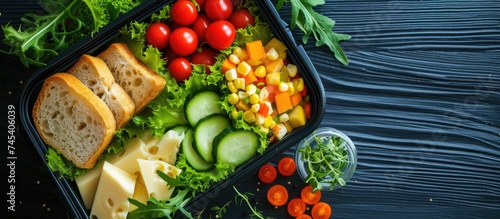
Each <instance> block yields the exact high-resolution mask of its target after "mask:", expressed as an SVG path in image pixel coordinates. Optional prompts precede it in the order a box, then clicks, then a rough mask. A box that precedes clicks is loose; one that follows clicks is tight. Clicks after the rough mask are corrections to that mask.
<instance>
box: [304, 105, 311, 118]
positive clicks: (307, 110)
mask: <svg viewBox="0 0 500 219" xmlns="http://www.w3.org/2000/svg"><path fill="white" fill-rule="evenodd" d="M304 113H305V114H306V118H307V119H310V118H311V102H305V103H304Z"/></svg>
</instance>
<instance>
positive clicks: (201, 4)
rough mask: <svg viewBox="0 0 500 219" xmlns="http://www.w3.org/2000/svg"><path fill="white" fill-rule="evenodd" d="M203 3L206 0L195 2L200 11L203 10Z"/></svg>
mask: <svg viewBox="0 0 500 219" xmlns="http://www.w3.org/2000/svg"><path fill="white" fill-rule="evenodd" d="M205 2H206V0H196V3H198V6H199V7H200V11H204V10H205Z"/></svg>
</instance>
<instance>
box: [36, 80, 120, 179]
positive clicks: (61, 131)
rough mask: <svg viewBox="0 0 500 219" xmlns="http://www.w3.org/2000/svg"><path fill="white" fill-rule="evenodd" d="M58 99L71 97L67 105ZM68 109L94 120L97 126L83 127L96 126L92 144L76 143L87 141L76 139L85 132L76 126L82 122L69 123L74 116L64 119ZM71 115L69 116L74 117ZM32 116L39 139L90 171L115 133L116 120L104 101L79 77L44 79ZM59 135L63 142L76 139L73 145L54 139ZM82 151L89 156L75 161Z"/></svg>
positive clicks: (83, 137) (84, 137)
mask: <svg viewBox="0 0 500 219" xmlns="http://www.w3.org/2000/svg"><path fill="white" fill-rule="evenodd" d="M56 89H61V90H62V93H61V92H54V91H55V90H56ZM65 95H69V96H65ZM61 96H64V98H65V99H67V98H70V100H71V101H70V102H69V103H70V105H68V104H66V103H64V102H62V101H63V100H57V99H56V100H53V99H54V98H60V97H61ZM65 104H66V105H65ZM68 110H69V111H71V112H73V111H72V110H75V111H76V112H80V113H81V114H87V118H89V117H88V116H89V115H90V116H91V117H90V118H95V122H96V123H99V124H95V125H93V126H92V124H85V126H87V125H88V126H89V127H88V128H91V127H97V128H96V129H94V130H92V131H93V132H96V136H97V137H99V138H97V139H96V142H94V144H86V143H82V142H84V141H82V142H79V141H80V140H79V139H86V136H78V135H79V134H80V135H81V134H83V132H82V130H81V129H80V128H83V129H85V127H81V126H79V125H78V124H79V123H80V122H82V121H72V120H71V119H72V118H73V117H70V118H67V114H66V113H65V112H68ZM52 111H54V112H52ZM71 112H70V113H68V114H69V115H71V114H73V113H71ZM61 114H65V116H61ZM78 115H80V114H78ZM78 115H77V116H78ZM32 116H33V121H34V124H35V128H36V129H37V131H38V133H39V134H40V137H41V138H42V140H43V141H44V142H45V143H46V144H48V145H50V146H52V147H53V148H54V149H56V150H58V151H59V152H60V153H61V154H62V155H63V156H64V157H66V158H67V159H68V160H70V161H72V162H73V163H74V164H75V165H76V166H77V167H79V168H86V169H90V168H92V167H94V165H95V164H96V162H97V159H98V158H99V156H100V155H101V154H102V153H103V152H104V150H105V149H106V148H107V146H108V145H109V143H110V142H111V140H112V138H113V137H114V134H115V131H116V121H115V119H114V116H113V114H112V113H111V110H110V109H109V108H108V106H107V105H106V104H105V103H104V101H103V100H101V99H100V98H99V97H97V96H96V95H95V94H94V93H93V92H92V91H91V90H90V89H89V88H88V87H87V86H85V85H84V84H83V83H82V82H81V81H80V80H78V78H76V77H75V76H73V75H71V74H68V73H56V74H54V75H52V76H50V77H49V78H47V79H46V80H45V82H44V83H43V85H42V88H41V91H40V93H39V94H38V97H37V99H36V101H35V103H34V106H33V109H32ZM84 122H86V121H84ZM92 122H94V120H92ZM67 123H70V124H69V125H68V124H67ZM60 135H62V138H64V139H66V140H67V139H70V140H71V139H76V140H74V142H62V141H60V139H57V138H55V136H60ZM75 142H76V143H75ZM68 147H71V148H68ZM80 147H85V148H80ZM81 150H89V153H88V155H85V156H84V157H85V158H84V159H83V160H82V159H79V158H78V157H79V156H81V154H79V151H81Z"/></svg>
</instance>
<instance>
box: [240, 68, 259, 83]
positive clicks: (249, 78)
mask: <svg viewBox="0 0 500 219" xmlns="http://www.w3.org/2000/svg"><path fill="white" fill-rule="evenodd" d="M243 78H244V79H245V85H249V84H251V83H254V82H257V80H258V79H257V76H255V74H254V72H253V70H250V72H248V74H247V75H245V76H243Z"/></svg>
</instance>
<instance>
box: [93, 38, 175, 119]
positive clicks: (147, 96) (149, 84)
mask: <svg viewBox="0 0 500 219" xmlns="http://www.w3.org/2000/svg"><path fill="white" fill-rule="evenodd" d="M97 57H99V58H101V59H102V60H104V62H105V63H106V64H107V65H108V67H109V69H110V70H111V73H112V74H113V76H114V77H115V80H116V81H117V82H118V84H119V85H120V86H122V87H123V88H124V89H125V91H127V93H128V95H129V96H130V97H131V98H132V100H133V101H134V103H135V113H136V114H137V113H139V112H140V111H142V110H143V109H144V108H145V107H146V105H147V104H149V103H150V102H151V101H152V100H153V99H154V98H156V96H158V95H159V94H160V92H161V91H162V90H163V88H164V87H165V84H166V81H165V79H163V77H161V76H160V75H158V74H157V73H156V72H154V71H153V70H151V69H150V68H149V67H147V66H146V65H145V64H144V63H142V62H141V61H140V60H139V59H137V58H136V57H135V56H134V54H133V53H132V52H131V51H130V49H129V48H128V46H127V45H126V44H123V43H113V44H111V45H110V46H109V47H108V48H107V49H106V50H105V51H103V52H102V53H100V54H99V55H98V56H97Z"/></svg>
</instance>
